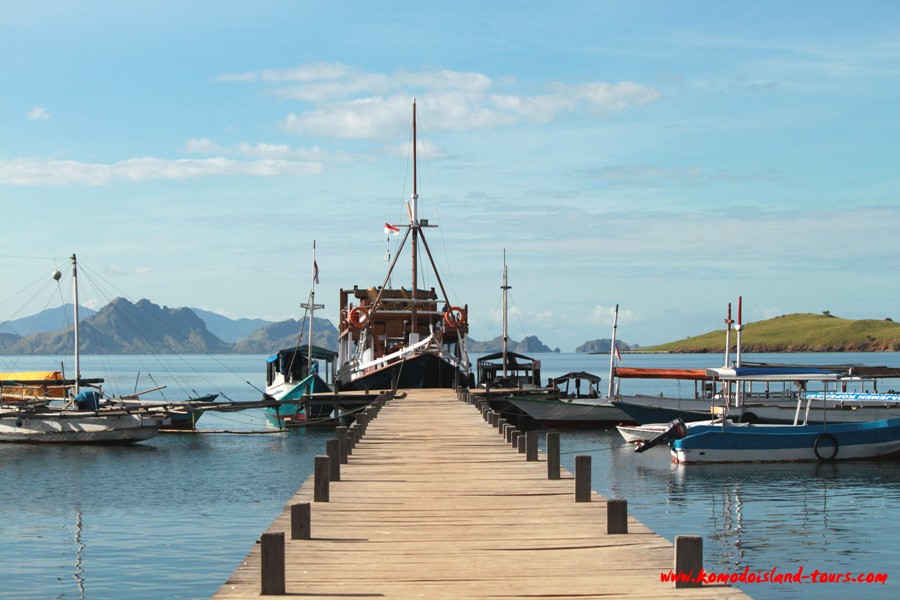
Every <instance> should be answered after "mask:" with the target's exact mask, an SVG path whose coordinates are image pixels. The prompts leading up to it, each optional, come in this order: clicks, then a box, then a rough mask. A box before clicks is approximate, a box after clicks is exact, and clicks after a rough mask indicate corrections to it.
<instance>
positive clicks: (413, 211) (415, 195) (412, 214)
mask: <svg viewBox="0 0 900 600" xmlns="http://www.w3.org/2000/svg"><path fill="white" fill-rule="evenodd" d="M412 138H413V139H412V155H413V160H412V197H411V198H410V202H409V226H410V228H411V229H412V296H411V298H412V327H411V329H410V332H416V331H418V315H417V311H416V288H417V287H418V272H417V271H416V261H418V242H419V209H418V200H419V189H418V181H417V169H416V167H417V150H416V145H417V139H416V100H415V98H413V110H412Z"/></svg>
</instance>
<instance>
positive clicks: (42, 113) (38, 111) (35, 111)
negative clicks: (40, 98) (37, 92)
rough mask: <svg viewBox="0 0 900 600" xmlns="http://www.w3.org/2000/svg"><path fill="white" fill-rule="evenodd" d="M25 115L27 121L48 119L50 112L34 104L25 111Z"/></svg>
mask: <svg viewBox="0 0 900 600" xmlns="http://www.w3.org/2000/svg"><path fill="white" fill-rule="evenodd" d="M25 117H26V118H27V119H28V120H29V121H49V120H50V113H49V112H48V111H47V109H46V108H44V107H43V106H35V107H34V108H32V109H31V110H29V111H28V112H27V113H25Z"/></svg>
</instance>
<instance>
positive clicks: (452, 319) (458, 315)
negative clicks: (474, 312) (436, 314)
mask: <svg viewBox="0 0 900 600" xmlns="http://www.w3.org/2000/svg"><path fill="white" fill-rule="evenodd" d="M444 323H446V324H447V327H462V326H463V325H465V324H466V311H464V310H463V309H461V308H460V307H458V306H451V307H450V310H448V311H447V312H445V313H444Z"/></svg>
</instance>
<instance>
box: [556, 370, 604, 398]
mask: <svg viewBox="0 0 900 600" xmlns="http://www.w3.org/2000/svg"><path fill="white" fill-rule="evenodd" d="M550 384H551V385H552V386H553V387H555V388H557V389H559V390H560V393H561V394H562V396H563V397H565V398H572V399H575V398H599V397H600V377H599V376H598V375H594V374H592V373H587V372H585V371H573V372H572V373H566V374H565V375H562V376H560V377H555V378H553V379H551V380H550ZM582 384H583V385H582Z"/></svg>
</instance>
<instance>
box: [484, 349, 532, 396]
mask: <svg viewBox="0 0 900 600" xmlns="http://www.w3.org/2000/svg"><path fill="white" fill-rule="evenodd" d="M477 370H478V385H479V386H480V387H488V386H490V387H506V388H521V387H540V386H541V361H539V360H535V359H533V358H531V357H530V356H525V355H524V354H517V353H515V352H507V353H506V364H505V365H504V360H503V352H495V353H493V354H487V355H485V356H482V357H481V358H479V359H478V368H477Z"/></svg>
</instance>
